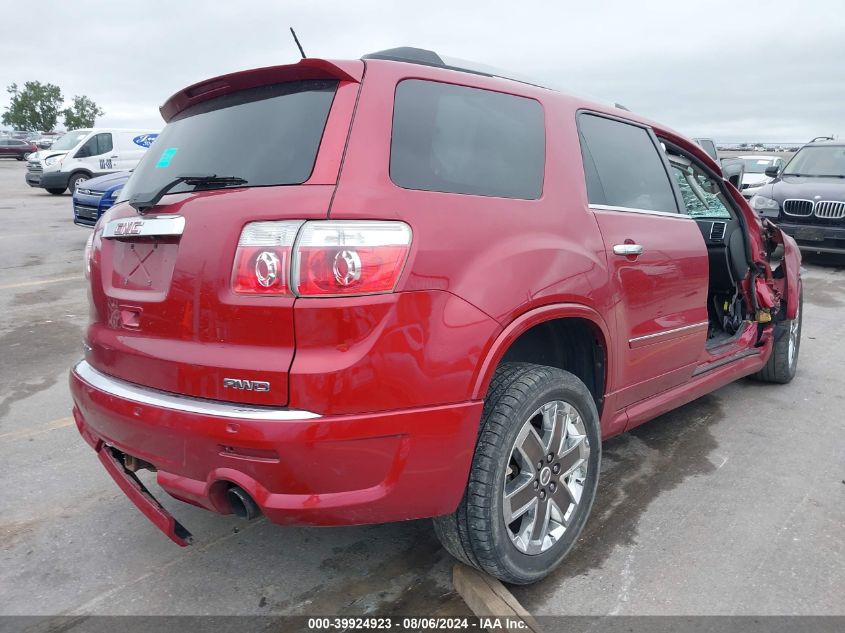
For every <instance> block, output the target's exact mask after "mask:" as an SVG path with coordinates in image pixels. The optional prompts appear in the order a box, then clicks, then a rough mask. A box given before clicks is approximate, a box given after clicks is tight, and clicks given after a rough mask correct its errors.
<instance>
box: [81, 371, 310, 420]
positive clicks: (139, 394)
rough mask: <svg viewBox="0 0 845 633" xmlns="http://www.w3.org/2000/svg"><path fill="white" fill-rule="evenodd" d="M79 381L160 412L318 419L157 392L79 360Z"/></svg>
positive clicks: (294, 412) (307, 413)
mask: <svg viewBox="0 0 845 633" xmlns="http://www.w3.org/2000/svg"><path fill="white" fill-rule="evenodd" d="M73 372H74V373H75V374H76V375H77V376H79V378H80V379H81V380H82V381H83V382H85V383H86V384H88V385H90V386H91V387H93V388H94V389H97V390H99V391H102V392H104V393H107V394H109V395H111V396H115V397H116V398H122V399H124V400H129V401H130V402H137V403H138V404H147V405H150V406H153V407H159V408H162V409H171V410H173V411H182V412H184V413H198V414H200V415H210V416H214V417H218V418H233V419H237V420H264V421H268V422H285V421H291V420H313V419H315V418H319V417H321V416H320V414H318V413H312V412H311V411H299V410H294V409H274V408H272V407H258V406H251V405H247V404H237V403H234V402H218V401H217V400H204V399H202V398H193V397H191V396H178V395H175V394H171V393H166V392H164V391H158V390H157V389H150V388H148V387H142V386H140V385H136V384H134V383H131V382H126V381H124V380H120V379H118V378H113V377H111V376H107V375H106V374H103V373H101V372H99V371H97V370H96V369H94V368H93V367H91V365H89V364H88V362H87V361H84V360H82V361H79V362H78V363H77V364H76V366H75V367H74V368H73Z"/></svg>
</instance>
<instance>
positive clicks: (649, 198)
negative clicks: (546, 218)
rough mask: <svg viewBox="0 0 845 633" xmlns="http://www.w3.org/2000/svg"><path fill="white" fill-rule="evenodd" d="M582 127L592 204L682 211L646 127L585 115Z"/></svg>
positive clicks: (588, 189) (581, 121)
mask: <svg viewBox="0 0 845 633" xmlns="http://www.w3.org/2000/svg"><path fill="white" fill-rule="evenodd" d="M578 129H579V132H580V136H581V156H582V158H583V161H584V173H585V176H586V178H587V196H588V198H589V201H590V203H591V204H606V205H610V206H614V207H629V208H633V209H648V210H650V211H667V212H670V213H676V212H677V211H678V207H677V204H676V202H675V196H674V194H673V192H672V185H671V183H670V181H669V176H668V174H667V173H666V169H665V167H664V166H663V161H662V159H661V157H660V154H658V151H657V147H655V145H654V143H653V142H652V140H651V137H650V136H649V134H648V132H647V131H646V130H645V129H644V128H641V127H638V126H635V125H629V124H627V123H621V122H619V121H614V120H612V119H606V118H603V117H598V116H591V115H581V116H580V117H578Z"/></svg>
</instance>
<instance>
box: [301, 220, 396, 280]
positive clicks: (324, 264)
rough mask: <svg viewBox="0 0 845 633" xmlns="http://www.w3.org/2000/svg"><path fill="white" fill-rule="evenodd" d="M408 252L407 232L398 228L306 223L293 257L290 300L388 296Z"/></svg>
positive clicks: (373, 223) (393, 224)
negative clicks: (294, 297)
mask: <svg viewBox="0 0 845 633" xmlns="http://www.w3.org/2000/svg"><path fill="white" fill-rule="evenodd" d="M410 246H411V229H410V227H409V226H408V225H407V224H405V223H403V222H376V221H366V220H361V221H349V222H345V221H332V220H327V221H324V222H306V224H305V226H304V227H302V231H301V232H300V235H299V239H298V240H297V242H296V252H295V253H294V270H293V275H292V279H293V286H294V288H295V289H296V294H298V295H301V296H319V295H322V296H325V295H357V294H372V293H378V292H390V291H391V290H393V288H394V287H395V286H396V282H397V280H398V279H399V275H400V273H401V272H402V267H403V266H404V265H405V258H406V257H407V255H408V249H409V248H410Z"/></svg>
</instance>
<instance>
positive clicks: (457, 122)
mask: <svg viewBox="0 0 845 633" xmlns="http://www.w3.org/2000/svg"><path fill="white" fill-rule="evenodd" d="M545 143H546V141H545V128H544V125H543V109H542V107H541V106H540V104H539V103H538V102H537V101H535V100H533V99H528V98H525V97H516V96H513V95H506V94H502V93H499V92H492V91H490V90H480V89H477V88H467V87H465V86H454V85H451V84H444V83H439V82H433V81H422V80H416V79H409V80H405V81H402V82H400V83H399V85H398V86H397V88H396V97H395V101H394V105H393V136H392V139H391V144H390V178H391V180H393V182H394V183H395V184H397V185H399V186H400V187H404V188H406V189H420V190H423V191H442V192H447V193H463V194H473V195H478V196H496V197H501V198H522V199H527V200H533V199H536V198H539V197H540V194H541V193H542V190H543V171H544V165H545V153H546V144H545Z"/></svg>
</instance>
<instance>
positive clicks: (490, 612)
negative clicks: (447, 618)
mask: <svg viewBox="0 0 845 633" xmlns="http://www.w3.org/2000/svg"><path fill="white" fill-rule="evenodd" d="M452 584H453V585H454V586H455V591H457V592H458V593H459V594H460V595H461V597H462V598H463V599H464V602H466V603H467V606H468V607H469V608H470V609H471V610H472V612H473V613H474V614H475V615H476V616H477V617H479V618H482V619H484V618H488V619H490V625H489V626H488V627H487V630H488V631H491V632H496V633H501V631H503V630H505V631H509V630H513V631H528V632H529V633H542V629H541V628H540V625H539V624H538V623H537V621H536V620H535V619H534V618H533V617H532V616H531V614H530V613H528V611H526V610H525V607H523V606H522V605H521V604H519V601H518V600H517V599H516V597H514V595H513V594H512V593H511V592H510V591H508V589H507V588H506V587H505V586H504V585H503V584H502V583H501V582H499V581H498V580H496V579H495V578H493V577H492V576H488V575H487V574H485V573H482V572H480V571H478V570H477V569H473V568H472V567H468V566H466V565H463V564H461V563H457V564H456V565H455V566H454V567H453V568H452ZM496 618H498V623H495V619H496Z"/></svg>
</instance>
